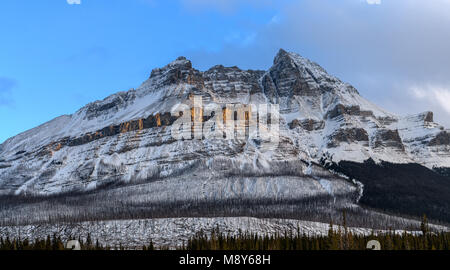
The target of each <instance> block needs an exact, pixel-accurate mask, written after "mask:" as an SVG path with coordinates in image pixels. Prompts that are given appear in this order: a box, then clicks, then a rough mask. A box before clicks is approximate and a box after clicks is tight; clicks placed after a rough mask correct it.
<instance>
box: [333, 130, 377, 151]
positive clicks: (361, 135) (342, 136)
mask: <svg viewBox="0 0 450 270" xmlns="http://www.w3.org/2000/svg"><path fill="white" fill-rule="evenodd" d="M341 142H346V143H352V142H369V134H367V131H366V130H365V129H362V128H348V129H339V130H338V131H337V132H335V133H334V134H333V135H331V136H330V142H329V143H328V147H337V146H339V144H340V143H341Z"/></svg>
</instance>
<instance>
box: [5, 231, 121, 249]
mask: <svg viewBox="0 0 450 270" xmlns="http://www.w3.org/2000/svg"><path fill="white" fill-rule="evenodd" d="M78 242H79V243H80V247H81V250H110V249H111V247H108V246H103V245H101V244H100V243H99V242H98V241H95V243H94V242H93V241H92V239H91V237H90V235H88V237H87V238H86V240H85V241H84V240H83V239H81V238H80V237H78ZM118 249H124V248H123V247H122V246H119V247H118ZM1 250H43V251H57V250H68V249H67V248H66V242H64V241H63V240H62V239H61V237H60V236H57V235H56V234H54V235H53V236H50V235H48V236H47V238H46V239H35V240H34V241H30V240H29V239H20V238H19V239H10V238H9V237H6V238H3V237H0V251H1Z"/></svg>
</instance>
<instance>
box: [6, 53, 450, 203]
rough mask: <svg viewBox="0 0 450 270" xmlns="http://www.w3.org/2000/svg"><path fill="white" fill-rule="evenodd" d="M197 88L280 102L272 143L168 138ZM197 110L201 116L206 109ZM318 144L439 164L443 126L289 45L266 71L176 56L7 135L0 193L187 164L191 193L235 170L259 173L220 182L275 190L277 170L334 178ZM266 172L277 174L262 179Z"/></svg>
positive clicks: (66, 186) (351, 157) (449, 142)
mask: <svg viewBox="0 0 450 270" xmlns="http://www.w3.org/2000/svg"><path fill="white" fill-rule="evenodd" d="M194 95H196V96H201V97H202V102H203V105H204V106H208V104H212V103H216V104H264V103H270V104H278V105H279V108H280V112H279V117H280V127H279V135H280V136H279V144H278V147H277V148H276V149H274V150H273V151H263V150H262V149H261V146H260V145H259V142H258V141H257V140H250V139H249V140H246V139H244V140H242V139H239V140H238V139H235V140H220V139H203V140H199V139H192V140H189V139H188V140H175V139H174V138H173V136H172V135H171V127H172V126H173V124H174V122H175V121H176V120H177V118H178V117H180V115H174V114H172V113H171V109H172V108H173V106H174V105H175V104H178V103H181V102H185V101H187V100H189V99H190V98H192V96H194ZM223 106H225V105H223ZM200 113H201V116H202V119H203V120H205V121H206V120H207V119H209V118H210V117H212V115H204V112H203V110H202V111H200ZM224 115H227V112H226V110H224ZM231 117H232V116H231ZM246 118H248V116H246ZM246 120H247V121H248V119H246ZM325 154H326V155H327V156H330V157H332V158H333V160H334V161H340V160H348V161H357V162H361V161H364V160H367V159H369V158H371V159H373V160H375V161H388V162H392V163H419V164H422V165H424V166H427V167H429V168H433V167H440V168H445V167H450V135H449V132H448V131H445V130H444V128H443V127H442V126H440V125H438V124H436V123H434V122H433V114H432V113H431V112H427V113H423V114H419V115H415V116H408V117H399V116H396V115H393V114H391V113H388V112H385V111H384V110H382V109H380V108H378V107H377V106H375V105H373V104H372V103H370V102H369V101H367V100H365V99H364V98H363V97H361V96H360V95H359V93H358V91H357V90H356V89H355V88H354V87H352V86H351V85H349V84H347V83H344V82H342V81H340V80H339V79H338V78H336V77H334V76H332V75H329V74H328V73H327V72H326V71H325V70H324V69H323V68H322V67H320V66H319V65H318V64H316V63H313V62H311V61H310V60H308V59H305V58H303V57H301V56H299V55H298V54H295V53H290V52H286V51H284V50H280V51H279V52H278V54H277V55H276V57H275V59H274V63H273V66H272V67H271V68H270V69H269V70H267V71H258V70H241V69H239V68H238V67H224V66H222V65H217V66H214V67H212V68H210V69H209V70H207V71H204V72H201V71H199V70H196V69H195V68H193V66H192V63H191V62H190V61H189V60H187V59H186V58H184V57H179V58H177V59H176V60H175V61H173V62H172V63H170V64H168V65H167V66H165V67H162V68H157V69H154V70H153V71H152V72H151V75H150V78H149V79H148V80H146V81H145V82H144V83H143V84H142V85H141V86H140V87H138V88H137V89H132V90H129V91H126V92H119V93H117V94H114V95H111V96H109V97H107V98H105V99H104V100H102V101H96V102H93V103H90V104H88V105H86V106H85V107H83V108H81V109H80V110H78V111H77V112H75V113H74V114H72V115H64V116H61V117H58V118H56V119H53V120H52V121H49V122H47V123H45V124H43V125H41V126H38V127H36V128H34V129H31V130H29V131H26V132H24V133H22V134H19V135H17V136H15V137H13V138H10V139H8V140H7V141H5V142H4V143H3V144H2V145H0V194H11V193H15V194H20V193H38V194H49V193H60V192H66V191H72V190H92V189H96V188H100V187H103V186H104V185H108V184H111V183H130V182H137V183H142V182H153V181H163V180H164V181H171V180H176V179H178V180H179V179H181V178H182V177H187V175H191V176H192V177H194V178H195V179H198V182H195V181H193V183H198V188H197V189H196V188H193V189H192V190H193V191H192V197H193V198H197V199H198V198H201V197H202V196H206V195H205V194H204V193H202V189H201V186H202V185H203V183H204V182H205V181H208V179H211V178H215V179H227V177H238V178H239V177H243V176H246V177H254V178H258V179H259V180H258V181H256V182H252V181H244V182H242V185H241V186H239V189H240V190H239V192H238V191H236V190H235V188H236V187H235V186H233V187H229V188H227V189H226V190H228V191H227V192H231V193H232V194H243V193H251V192H252V190H258V192H259V193H257V194H256V195H255V196H265V195H264V192H266V191H267V192H268V193H267V194H272V195H271V196H274V195H273V194H281V193H280V192H281V191H280V190H282V189H283V188H282V187H283V186H284V185H288V182H286V181H287V180H286V179H284V180H283V177H284V176H287V175H289V176H290V177H298V178H302V179H303V180H304V179H311V181H317V179H319V178H326V179H329V180H330V181H331V182H330V183H332V184H333V183H337V182H333V181H332V180H333V179H337V178H339V177H336V176H334V175H332V174H331V173H330V172H328V171H327V170H324V169H322V168H321V167H320V166H318V165H312V164H317V163H319V160H320V159H321V157H323V156H324V155H325ZM194 174H195V176H194ZM265 177H266V178H267V177H279V178H277V179H278V180H277V181H275V182H274V183H272V184H271V185H270V186H264V185H265V184H264V183H266V182H265V181H264V179H265ZM261 179H262V180H261ZM233 181H234V180H233ZM233 183H235V182H233ZM251 183H258V185H259V186H258V188H256V187H255V186H252V184H251ZM316 184H317V185H316V190H315V191H308V192H312V193H314V194H320V193H321V192H324V193H327V192H328V191H329V189H328V186H327V188H325V187H323V186H321V185H320V184H319V182H317V183H316ZM233 185H234V184H233ZM336 185H337V184H336ZM344 186H345V185H342V184H341V182H339V188H338V189H337V190H341V191H343V190H346V191H347V192H353V191H354V190H355V186H354V185H353V184H351V183H348V184H347V187H344ZM172 188H173V186H172ZM263 190H265V191H264V192H263ZM310 190H313V189H310ZM196 192H197V193H196ZM208 192H213V191H210V190H209V191H208ZM215 192H217V194H219V193H220V192H222V191H220V190H216V191H215ZM233 192H235V193H233ZM308 192H307V191H305V192H304V194H309V193H308ZM208 194H209V195H208V196H211V197H214V196H219V195H217V194H215V193H214V192H213V193H208ZM214 194H215V195H214ZM208 196H207V197H208ZM220 196H221V195H220ZM305 196H306V195H305Z"/></svg>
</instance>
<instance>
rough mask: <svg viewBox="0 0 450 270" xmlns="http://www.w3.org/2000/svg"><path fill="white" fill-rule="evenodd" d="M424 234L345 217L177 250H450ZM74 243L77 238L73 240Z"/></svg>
mask: <svg viewBox="0 0 450 270" xmlns="http://www.w3.org/2000/svg"><path fill="white" fill-rule="evenodd" d="M420 229H421V232H420V233H410V232H406V231H405V232H403V233H401V234H399V233H395V232H394V231H389V232H387V233H383V234H377V235H375V234H374V233H372V234H371V235H360V234H354V233H352V232H351V231H350V230H349V229H348V227H347V225H346V215H345V214H344V215H343V225H338V226H335V225H333V223H330V225H329V230H328V234H327V235H324V236H308V235H306V234H304V233H301V232H300V230H299V229H297V232H296V233H294V232H292V231H291V232H284V233H283V234H281V233H279V234H275V235H265V236H259V235H257V234H252V233H248V232H240V233H239V234H238V235H225V234H223V233H221V232H220V229H219V228H215V229H214V230H212V231H211V232H210V233H209V234H206V233H204V232H203V231H200V232H198V233H197V234H196V235H194V236H193V237H191V238H190V239H189V240H188V241H187V242H186V243H184V242H183V244H182V245H181V246H180V247H178V248H177V250H186V251H196V250H299V251H301V250H305V251H308V250H365V249H367V244H368V242H369V241H371V240H376V241H378V242H379V243H380V245H381V249H382V250H450V232H432V231H430V229H429V225H428V221H427V218H426V216H424V217H423V219H422V222H421V225H420ZM71 239H73V238H71ZM78 241H79V243H80V247H81V250H125V249H128V248H126V246H122V245H119V246H115V247H109V246H103V245H101V244H100V243H99V242H98V240H97V241H95V243H94V241H92V239H91V237H90V235H88V237H87V238H86V240H85V241H83V239H81V238H80V237H78ZM140 249H141V250H145V251H147V250H157V249H168V247H155V245H154V244H153V242H152V241H150V243H149V244H148V245H144V246H142V247H141V248H140ZM0 250H49V251H57V250H66V247H65V243H64V242H63V241H62V239H61V237H59V236H57V235H53V237H50V235H49V236H47V238H46V239H36V240H34V241H29V240H28V239H25V240H21V239H12V240H11V239H9V237H6V239H4V238H3V237H0Z"/></svg>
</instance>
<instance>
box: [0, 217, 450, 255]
mask: <svg viewBox="0 0 450 270" xmlns="http://www.w3.org/2000/svg"><path fill="white" fill-rule="evenodd" d="M217 228H219V229H220V232H221V233H223V234H225V235H238V234H239V233H240V232H243V233H253V234H258V235H261V236H262V235H275V234H283V233H285V232H288V233H289V232H293V233H297V232H300V233H301V234H306V235H308V236H317V235H327V234H328V230H329V228H330V227H329V224H326V223H320V222H311V221H301V220H292V219H259V218H251V217H215V218H163V219H141V220H114V221H98V222H82V223H71V224H64V223H60V224H51V225H28V226H13V227H0V235H1V236H3V237H6V236H9V237H20V238H21V239H25V238H28V239H31V240H32V239H36V238H40V239H45V238H46V237H47V235H53V234H54V233H56V235H58V236H61V238H62V239H63V240H64V241H66V240H68V239H70V237H75V238H78V236H80V237H81V238H82V239H85V238H86V236H87V235H88V233H90V235H91V238H92V239H93V240H98V241H99V243H101V244H102V245H108V246H110V247H113V248H114V247H118V246H120V245H121V244H122V246H125V247H129V248H141V247H142V246H143V245H148V244H149V243H150V241H152V242H153V243H154V245H155V246H157V247H168V248H176V247H179V246H181V245H182V244H183V241H184V242H185V243H186V242H187V240H188V239H189V238H190V237H192V236H194V235H195V234H196V233H199V232H201V231H203V232H204V233H205V234H206V235H208V233H209V232H211V231H212V230H213V229H217ZM333 228H334V229H335V230H338V226H336V225H335V226H334V227H333ZM433 228H434V229H436V230H445V231H447V230H448V228H446V227H441V226H433ZM349 231H351V232H352V233H353V234H361V235H370V234H371V233H372V232H374V233H375V234H377V233H383V232H386V231H381V230H376V231H374V230H372V229H368V228H354V227H351V228H349ZM403 232H404V231H400V230H398V231H395V233H403ZM410 233H420V232H418V231H410Z"/></svg>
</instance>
